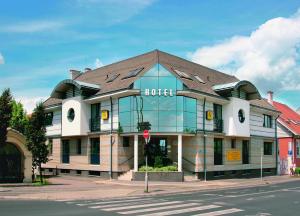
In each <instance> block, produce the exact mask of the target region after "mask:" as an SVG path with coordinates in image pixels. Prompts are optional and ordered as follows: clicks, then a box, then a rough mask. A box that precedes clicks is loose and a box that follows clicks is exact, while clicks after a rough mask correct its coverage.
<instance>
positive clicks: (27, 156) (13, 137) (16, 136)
mask: <svg viewBox="0 0 300 216" xmlns="http://www.w3.org/2000/svg"><path fill="white" fill-rule="evenodd" d="M7 142H9V143H11V144H14V145H15V146H16V147H17V148H18V149H19V150H20V151H21V153H22V154H23V156H24V162H23V163H24V180H23V182H31V174H32V154H31V152H30V151H28V149H27V147H26V140H25V137H24V136H23V135H22V134H20V133H19V132H17V131H16V130H13V129H8V133H7Z"/></svg>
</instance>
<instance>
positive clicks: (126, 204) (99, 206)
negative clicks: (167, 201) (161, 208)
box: [88, 200, 162, 209]
mask: <svg viewBox="0 0 300 216" xmlns="http://www.w3.org/2000/svg"><path fill="white" fill-rule="evenodd" d="M159 201H160V202H162V201H161V200H156V201H155V203H158V202H159ZM150 203H154V202H153V200H144V201H138V200H135V201H134V202H130V203H129V202H123V203H113V204H105V205H103V204H102V205H90V206H88V207H89V208H93V209H96V208H113V207H123V206H128V205H136V204H138V205H141V204H143V205H146V204H150Z"/></svg>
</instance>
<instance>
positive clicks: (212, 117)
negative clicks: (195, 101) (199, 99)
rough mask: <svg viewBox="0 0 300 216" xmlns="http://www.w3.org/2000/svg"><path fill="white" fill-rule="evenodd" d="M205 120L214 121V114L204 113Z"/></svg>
mask: <svg viewBox="0 0 300 216" xmlns="http://www.w3.org/2000/svg"><path fill="white" fill-rule="evenodd" d="M206 119H207V120H213V119H214V112H213V111H212V110H208V111H206Z"/></svg>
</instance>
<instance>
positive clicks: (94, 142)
mask: <svg viewBox="0 0 300 216" xmlns="http://www.w3.org/2000/svg"><path fill="white" fill-rule="evenodd" d="M91 164H95V165H97V164H100V140H99V138H92V139H91Z"/></svg>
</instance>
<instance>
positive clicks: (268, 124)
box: [263, 114, 273, 128]
mask: <svg viewBox="0 0 300 216" xmlns="http://www.w3.org/2000/svg"><path fill="white" fill-rule="evenodd" d="M272 121H273V119H272V116H271V115H267V114H263V127H264V128H273V125H272Z"/></svg>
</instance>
